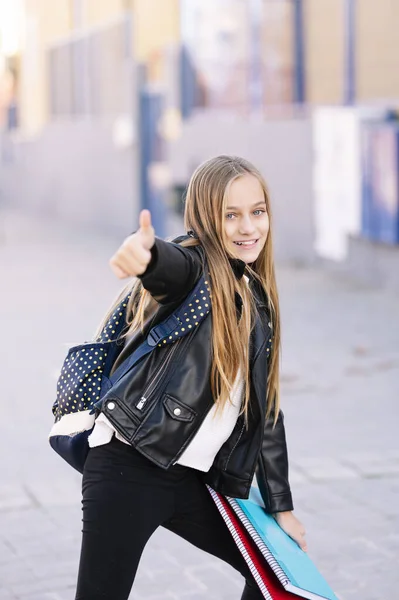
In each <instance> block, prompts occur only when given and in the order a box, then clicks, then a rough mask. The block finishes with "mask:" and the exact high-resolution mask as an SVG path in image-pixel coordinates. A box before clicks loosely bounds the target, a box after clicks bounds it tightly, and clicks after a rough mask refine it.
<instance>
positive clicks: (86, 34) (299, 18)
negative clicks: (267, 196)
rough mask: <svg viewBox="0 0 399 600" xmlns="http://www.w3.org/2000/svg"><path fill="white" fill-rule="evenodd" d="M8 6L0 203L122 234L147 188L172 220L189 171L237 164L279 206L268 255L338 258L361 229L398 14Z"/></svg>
mask: <svg viewBox="0 0 399 600" xmlns="http://www.w3.org/2000/svg"><path fill="white" fill-rule="evenodd" d="M16 1H17V0H16ZM19 1H20V2H21V3H22V5H23V7H24V16H23V18H22V17H21V19H20V28H21V30H22V31H23V34H24V35H23V36H22V41H21V43H20V44H19V45H17V46H16V47H15V49H14V50H13V51H12V52H11V53H10V51H8V53H7V56H6V59H5V60H6V62H5V63H4V64H6V65H7V66H6V69H5V70H6V71H7V77H8V79H7V78H5V79H4V78H3V81H8V84H7V85H8V88H7V89H8V94H10V89H11V96H9V97H8V100H7V103H8V107H9V106H11V102H13V103H14V109H15V112H14V115H18V118H17V119H16V118H15V119H14V121H13V125H14V126H15V125H17V128H16V132H15V133H14V136H13V148H14V154H13V156H14V160H13V161H10V160H9V158H10V152H8V153H7V156H8V159H7V167H5V166H3V171H2V173H1V178H0V193H2V196H3V198H8V199H10V200H11V201H12V202H14V203H15V204H20V205H24V206H28V207H29V208H30V209H31V210H35V211H37V210H39V211H42V212H45V213H48V214H52V215H56V216H58V217H60V218H63V219H69V220H71V221H73V222H79V223H81V224H85V225H90V226H94V227H102V228H104V229H114V230H115V231H118V232H121V233H124V232H125V231H126V230H130V228H131V224H133V223H134V221H135V218H136V215H137V211H138V210H139V208H140V207H141V206H143V205H145V206H150V200H149V197H153V196H154V197H155V196H156V197H158V199H159V198H160V193H158V192H159V191H160V190H162V194H163V198H164V199H165V198H166V196H165V189H166V188H167V187H169V189H171V190H172V192H174V194H173V193H172V194H169V195H168V196H167V198H166V199H168V200H169V203H170V204H171V203H175V204H180V206H181V202H180V193H181V190H182V189H183V188H184V186H185V185H186V183H187V181H188V179H189V177H190V174H191V172H192V171H193V169H194V168H195V166H196V165H197V164H198V163H199V162H201V161H202V160H204V159H206V158H208V157H209V156H212V155H215V154H218V153H232V154H233V153H235V154H242V155H244V156H246V157H247V158H248V159H250V160H252V161H253V162H254V163H255V164H257V165H258V166H259V167H260V169H261V170H262V172H263V173H264V174H265V176H266V178H267V181H268V183H269V186H270V190H271V192H272V195H273V197H275V198H277V199H278V202H276V203H274V206H275V210H274V212H275V223H276V228H277V235H276V255H277V257H278V258H279V259H281V260H294V261H297V262H301V263H306V264H308V263H310V262H312V261H313V260H315V258H318V257H319V256H320V255H322V256H323V257H326V258H334V260H338V261H341V262H342V261H345V260H346V259H347V256H348V244H347V238H348V236H349V235H354V236H357V235H360V233H361V228H362V221H361V218H362V210H363V209H362V207H361V203H362V201H363V195H362V194H363V192H362V171H361V161H362V160H363V159H362V146H361V136H362V119H363V116H364V114H366V113H364V107H367V110H368V112H367V111H366V112H367V118H369V117H371V118H373V119H384V118H385V117H384V114H385V113H386V112H387V110H388V109H390V110H391V112H392V109H396V105H397V102H398V99H399V68H398V66H399V65H398V62H399V53H398V51H397V49H398V44H399V41H398V38H397V31H398V29H399V3H398V2H393V1H392V0H379V1H378V2H376V1H375V0H212V1H211V0H57V1H56V2H49V1H48V0H19ZM2 4H3V6H5V5H8V6H9V3H8V0H0V7H1V6H2ZM0 14H1V13H0ZM3 29H5V28H4V27H3ZM6 29H7V28H6ZM0 31H1V23H0ZM0 39H1V38H0ZM0 48H1V46H0ZM2 54H3V55H4V56H5V53H4V52H2V51H1V50H0V59H1V55H2ZM3 62H4V61H3ZM0 66H1V63H0ZM0 70H1V69H0ZM3 71H4V69H3ZM0 79H1V76H0ZM10 82H11V83H12V85H11V88H10ZM0 89H1V84H0ZM5 89H6V86H4V84H3V90H5ZM0 96H1V92H0ZM4 97H5V94H4V91H3V98H4ZM0 102H1V101H0ZM3 104H4V101H3ZM320 107H330V108H331V107H333V109H332V110H331V111H330V112H328V111H327V112H320V111H323V110H324V109H323V108H320ZM360 107H362V108H360ZM7 110H8V109H7ZM328 110H330V109H328ZM361 111H363V112H361ZM7 114H8V117H10V115H11V116H12V114H13V113H12V112H10V111H9V110H8V112H7ZM360 114H361V115H363V116H359V115H360ZM0 118H1V117H0ZM11 120H12V119H11ZM14 129H15V127H14ZM370 139H371V137H370ZM373 139H374V138H373ZM392 144H393V145H394V143H393V142H392ZM371 154H372V153H371ZM371 154H370V155H371ZM344 158H345V159H344ZM376 160H377V159H376ZM378 161H379V162H378ZM378 161H377V162H378V164H382V162H384V161H381V160H380V159H378ZM3 162H4V161H3ZM385 163H386V164H388V163H389V164H391V165H393V164H394V160H393V159H392V160H390V161H385ZM0 167H1V160H0ZM381 178H382V179H384V177H382V176H381V175H380V176H379V179H381ZM150 180H151V181H150ZM338 180H340V181H343V180H350V181H351V185H350V186H349V187H350V190H351V191H350V193H348V192H347V189H348V187H347V188H346V189H344V186H341V187H339V186H338V185H337V181H338ZM331 181H334V183H335V185H336V187H334V188H333V187H332V186H331V185H330V183H331ZM390 181H393V177H392V176H390ZM391 188H392V189H393V187H392V186H391ZM154 190H155V192H154ZM162 194H161V195H162ZM337 197H339V198H340V201H339V202H337V201H336V198H337ZM389 203H390V204H391V205H395V207H396V204H395V203H396V200H395V198H394V197H393V196H392V197H391V198H390V199H389ZM158 206H159V204H158ZM338 206H339V209H338V208H337V207H338ZM395 210H396V208H395ZM160 212H161V211H160ZM343 212H344V213H345V214H344V217H343V218H342V213H343ZM377 212H378V211H377ZM377 212H373V213H372V214H377ZM346 213H347V214H346ZM370 214H371V213H370ZM394 214H396V213H395V212H394V211H393V212H392V215H394ZM373 218H374V217H373ZM395 218H396V217H395ZM162 220H163V216H161V217H160V222H162ZM369 229H370V228H369ZM370 230H373V231H376V228H373V227H371V229H370ZM330 239H331V240H332V241H331V243H330V242H328V243H327V241H328V240H330ZM392 239H394V236H392ZM398 240H399V228H398ZM322 249H323V250H322ZM376 252H377V250H376ZM360 262H361V259H360Z"/></svg>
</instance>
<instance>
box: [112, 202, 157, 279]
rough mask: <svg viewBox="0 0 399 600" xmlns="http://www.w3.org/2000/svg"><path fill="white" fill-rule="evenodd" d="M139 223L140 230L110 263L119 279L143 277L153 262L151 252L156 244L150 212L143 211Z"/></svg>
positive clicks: (124, 244) (126, 240) (122, 246)
mask: <svg viewBox="0 0 399 600" xmlns="http://www.w3.org/2000/svg"><path fill="white" fill-rule="evenodd" d="M139 223H140V229H138V231H136V233H133V235H129V237H127V238H126V239H125V241H124V242H123V244H122V245H121V246H120V248H119V249H118V250H117V251H116V252H115V254H114V255H113V257H112V258H111V260H110V261H109V263H110V265H111V269H112V271H113V272H114V273H115V275H116V276H117V277H118V278H119V279H125V278H126V277H136V276H137V275H142V274H143V273H144V272H145V271H146V269H147V267H148V264H149V262H150V260H151V252H150V250H151V248H152V247H153V245H154V243H155V231H154V228H153V226H152V224H151V213H150V211H149V210H142V211H141V213H140V220H139Z"/></svg>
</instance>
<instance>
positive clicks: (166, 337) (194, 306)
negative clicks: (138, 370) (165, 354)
mask: <svg viewBox="0 0 399 600" xmlns="http://www.w3.org/2000/svg"><path fill="white" fill-rule="evenodd" d="M210 310H211V300H210V287H209V276H205V275H203V276H202V277H201V278H200V279H199V280H198V282H197V284H196V285H195V287H194V288H193V289H192V291H191V292H190V293H189V294H188V296H187V297H186V298H185V300H184V301H183V303H182V304H181V305H180V306H179V307H178V308H177V309H176V310H175V311H174V312H173V313H172V314H171V315H169V317H167V318H166V319H165V320H164V321H162V322H161V323H159V324H158V325H155V326H154V327H153V328H152V329H151V330H150V331H149V333H148V336H147V339H146V340H145V341H144V342H143V343H142V344H140V346H139V347H138V348H137V349H136V350H135V351H134V352H133V353H132V354H131V355H130V356H129V357H128V358H127V359H126V360H125V361H123V363H122V364H121V365H120V366H119V367H118V368H117V369H116V370H115V371H114V373H113V374H112V375H111V377H110V378H109V382H110V386H109V387H111V386H112V385H114V384H115V383H116V382H117V381H118V380H119V379H120V378H121V377H123V376H124V375H125V374H126V373H127V372H128V371H129V370H130V369H131V368H132V367H133V366H134V365H135V364H137V362H138V361H139V360H141V359H142V358H143V357H144V356H146V355H147V354H149V353H150V352H152V350H154V348H156V346H163V345H166V344H173V343H174V342H176V341H177V340H179V339H180V338H182V337H185V336H186V335H188V334H189V333H190V332H191V331H192V330H193V329H194V328H195V327H196V326H198V325H199V324H200V323H201V322H202V321H203V320H204V319H205V318H206V316H207V315H208V314H209V312H210Z"/></svg>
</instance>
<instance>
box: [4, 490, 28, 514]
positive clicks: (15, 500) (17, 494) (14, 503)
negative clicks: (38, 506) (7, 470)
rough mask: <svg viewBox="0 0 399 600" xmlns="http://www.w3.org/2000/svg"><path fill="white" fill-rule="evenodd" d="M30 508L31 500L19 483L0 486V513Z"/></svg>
mask: <svg viewBox="0 0 399 600" xmlns="http://www.w3.org/2000/svg"><path fill="white" fill-rule="evenodd" d="M30 506H32V499H31V497H30V496H29V494H27V492H26V490H25V489H24V487H23V486H22V485H21V484H20V483H14V484H11V483H9V484H7V483H6V484H4V483H3V484H2V485H1V487H0V511H4V510H18V509H19V508H26V507H30Z"/></svg>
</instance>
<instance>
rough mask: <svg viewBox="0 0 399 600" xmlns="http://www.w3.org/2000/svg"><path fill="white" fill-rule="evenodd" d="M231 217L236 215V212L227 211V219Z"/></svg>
mask: <svg viewBox="0 0 399 600" xmlns="http://www.w3.org/2000/svg"><path fill="white" fill-rule="evenodd" d="M230 217H235V214H234V213H227V215H226V219H230ZM230 221H231V219H230Z"/></svg>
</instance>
